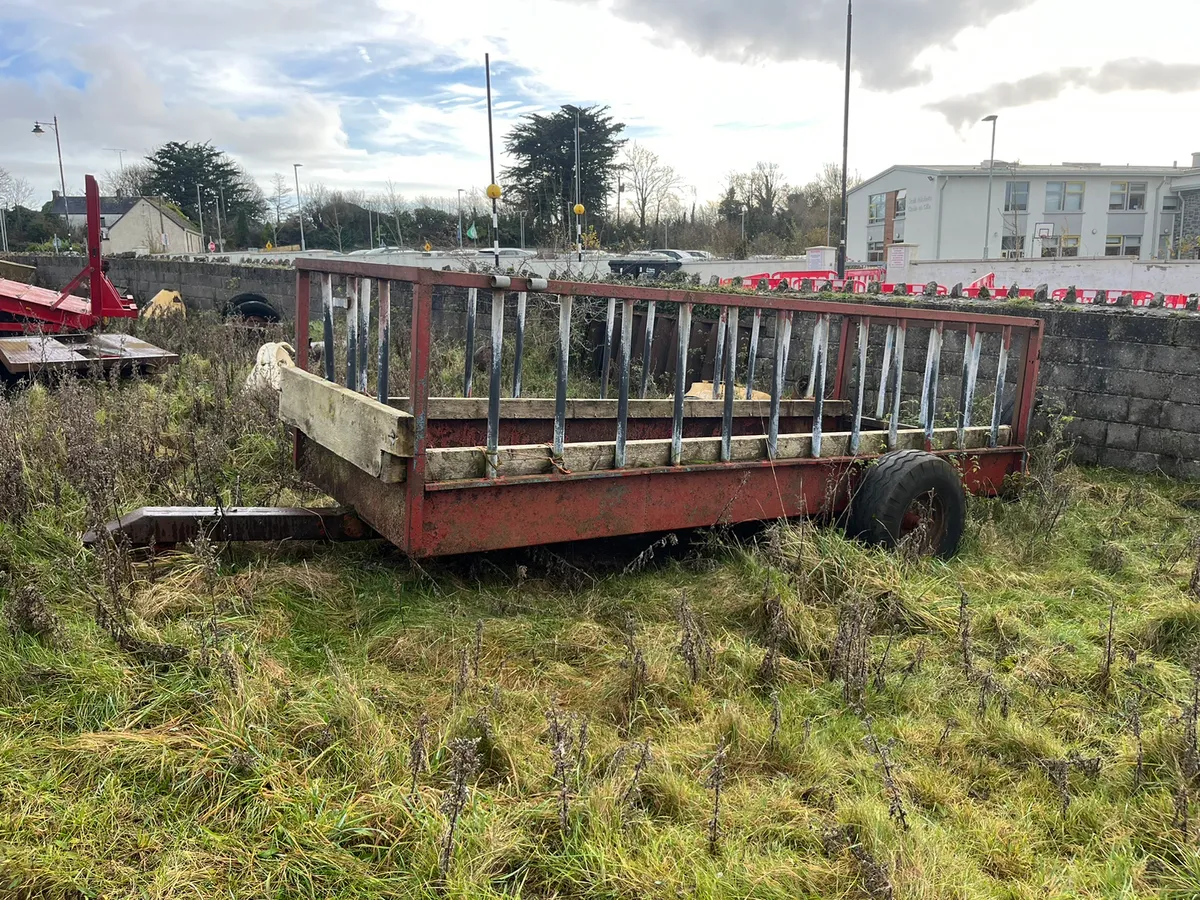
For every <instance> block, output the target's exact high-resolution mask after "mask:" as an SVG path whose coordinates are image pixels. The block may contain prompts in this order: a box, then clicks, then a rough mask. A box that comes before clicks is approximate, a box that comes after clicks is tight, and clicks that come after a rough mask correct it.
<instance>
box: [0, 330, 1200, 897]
mask: <svg viewBox="0 0 1200 900" xmlns="http://www.w3.org/2000/svg"><path fill="white" fill-rule="evenodd" d="M210 331H211V332H212V333H211V334H208V333H207V332H204V331H203V330H198V329H188V330H187V331H186V332H184V333H175V334H168V335H160V336H158V337H159V339H160V340H162V341H163V342H164V343H171V344H172V345H173V346H176V347H178V349H180V350H182V351H183V352H184V359H183V362H182V364H181V365H180V366H179V367H178V369H177V370H175V371H172V372H170V373H169V374H167V375H166V376H165V377H164V378H162V379H161V380H159V381H156V382H140V383H131V384H124V385H117V384H108V383H105V382H103V381H102V380H101V381H96V380H87V379H83V380H79V381H71V382H68V383H64V384H62V385H59V386H57V387H55V388H54V389H53V390H51V389H47V388H46V387H35V388H32V389H16V390H13V391H11V392H10V393H9V394H8V395H7V397H6V399H0V570H2V571H3V578H4V581H3V584H2V585H0V595H2V597H3V604H4V610H3V616H2V619H3V622H4V624H5V626H6V627H5V629H4V631H3V633H0V895H2V896H4V897H17V898H77V897H103V898H126V897H128V898H200V897H203V898H209V897H212V898H216V897H221V898H276V897H278V898H285V897H286V898H292V897H297V898H334V897H336V898H377V897H425V896H429V897H492V896H519V897H531V898H532V897H539V898H540V897H562V898H568V897H570V898H574V897H579V898H582V897H611V898H642V897H646V898H650V897H671V898H674V897H711V898H717V897H720V898H744V897H762V898H766V897H771V898H776V897H777V898H781V900H782V898H794V897H829V898H833V897H865V898H872V900H880V898H888V897H895V898H976V897H979V898H1058V897H1062V898H1067V897H1095V898H1100V897H1104V898H1134V897H1158V896H1161V897H1177V898H1185V897H1189V898H1190V897H1196V896H1197V895H1198V894H1200V853H1198V850H1197V832H1198V831H1200V822H1197V818H1198V817H1200V804H1198V803H1197V802H1196V801H1197V789H1198V788H1200V776H1198V774H1197V772H1198V769H1200V755H1198V753H1197V746H1196V728H1197V722H1196V720H1197V706H1198V703H1197V699H1198V698H1197V692H1198V690H1200V687H1198V686H1200V665H1198V663H1200V603H1198V602H1197V592H1198V591H1200V584H1197V583H1196V580H1197V576H1196V575H1195V574H1194V572H1195V568H1196V565H1197V555H1198V553H1200V512H1198V511H1197V507H1198V501H1200V489H1198V488H1197V486H1196V485H1183V484H1178V483H1171V482H1167V481H1162V480H1155V479H1148V478H1131V477H1129V476H1125V475H1120V474H1117V473H1113V472H1107V471H1102V470H1079V469H1076V468H1073V467H1066V468H1062V467H1056V466H1055V465H1054V464H1053V463H1054V455H1053V453H1051V452H1047V451H1042V452H1040V453H1039V454H1038V458H1037V465H1036V466H1035V472H1034V475H1035V477H1034V479H1033V480H1032V481H1031V482H1030V484H1029V485H1028V486H1027V489H1026V491H1025V492H1024V495H1023V498H1022V499H1021V500H1020V501H1019V502H1000V501H973V502H972V504H971V507H970V524H969V529H968V536H967V538H966V541H965V547H964V550H963V552H962V553H961V555H960V556H959V557H958V558H956V559H955V560H953V561H951V562H949V563H944V562H934V561H926V560H906V559H903V558H901V557H899V556H895V555H889V554H884V553H881V552H877V551H874V550H871V549H867V548H864V547H861V546H858V545H856V544H854V543H853V542H849V541H847V540H846V539H845V538H844V537H843V536H842V535H841V534H840V533H839V532H838V531H837V530H835V529H833V528H822V527H816V526H812V525H807V524H791V525H788V524H780V525H776V526H772V527H771V528H769V529H767V530H766V531H765V532H763V533H762V534H759V535H757V536H756V537H755V538H754V539H750V538H747V537H745V536H742V537H738V536H736V535H734V534H730V533H722V534H712V535H708V536H706V537H704V538H703V539H701V540H698V541H691V542H687V543H686V544H685V543H680V544H679V545H673V544H672V543H671V542H670V541H665V542H660V543H659V544H658V545H655V546H653V547H652V546H651V545H650V542H649V540H648V539H647V540H646V541H643V542H641V543H640V544H638V543H635V544H632V545H631V544H626V543H623V544H620V545H611V546H609V547H607V548H602V549H601V550H600V551H592V552H590V553H589V556H588V558H587V560H586V562H585V561H584V560H583V559H581V558H570V559H568V558H564V556H562V555H559V554H555V553H550V552H547V551H532V552H528V553H516V554H503V555H494V556H488V557H477V558H473V559H470V560H459V561H453V562H443V563H434V564H429V565H425V566H423V567H420V568H418V567H416V566H414V565H411V564H410V563H408V562H407V561H406V560H405V559H404V558H403V557H402V556H400V555H399V554H397V553H396V552H395V551H393V550H392V549H390V548H388V547H386V546H379V545H373V544H365V545H343V546H337V547H320V546H307V545H297V546H274V547H265V548H258V549H253V550H251V549H247V548H245V547H216V546H212V545H211V544H207V543H204V542H201V543H200V544H198V545H197V546H195V547H190V548H187V549H186V550H180V551H178V552H173V553H167V554H162V555H160V556H158V557H157V558H156V559H154V560H153V561H152V562H151V561H146V560H144V559H137V558H133V557H131V556H130V554H128V553H127V552H124V551H123V550H122V549H121V548H120V547H109V548H105V549H103V550H102V551H101V552H99V553H94V554H93V553H89V552H85V551H83V550H82V549H81V547H80V545H79V542H78V537H77V536H78V533H79V532H80V531H81V530H82V529H84V528H85V527H87V526H89V525H91V524H93V523H95V522H98V521H101V520H104V519H107V518H111V517H112V516H113V515H114V514H115V513H116V512H117V511H118V510H122V509H126V508H129V507H132V506H136V505H141V504H145V503H152V502H153V503H193V502H198V503H211V502H214V498H217V497H219V498H221V500H222V501H223V502H231V501H235V502H238V503H247V504H248V503H278V502H292V501H303V500H307V499H315V498H313V497H312V495H311V492H310V489H308V488H306V487H305V485H303V483H301V482H300V481H298V480H297V478H296V477H295V476H294V474H293V473H292V472H291V471H290V468H289V458H288V446H287V444H286V441H285V440H284V435H283V434H282V432H281V430H280V429H279V427H278V426H277V425H276V424H275V422H274V418H273V412H272V410H271V404H270V402H267V401H264V400H260V399H255V398H247V397H244V396H242V394H241V393H240V390H239V389H240V384H241V380H242V378H244V374H245V371H246V365H245V360H248V359H249V358H250V355H251V353H252V350H253V344H252V343H251V341H250V339H249V338H247V339H245V340H242V339H240V338H238V337H237V336H236V333H234V332H232V331H229V330H226V329H211V330H210ZM206 334H207V335H208V336H206ZM1189 582H1191V584H1190V585H1189Z"/></svg>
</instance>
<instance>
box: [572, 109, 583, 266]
mask: <svg viewBox="0 0 1200 900" xmlns="http://www.w3.org/2000/svg"><path fill="white" fill-rule="evenodd" d="M579 131H580V129H579V107H578V106H577V107H575V206H574V213H575V251H576V253H578V254H579V259H578V261H579V262H583V225H582V223H581V221H580V218H579V217H580V216H582V215H583V201H582V200H581V199H580V196H579V187H580V186H579Z"/></svg>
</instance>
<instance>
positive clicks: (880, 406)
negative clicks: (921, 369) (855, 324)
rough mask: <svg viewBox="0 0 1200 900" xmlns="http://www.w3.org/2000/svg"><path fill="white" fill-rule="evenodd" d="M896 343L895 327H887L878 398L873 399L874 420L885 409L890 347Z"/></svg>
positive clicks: (890, 363) (890, 359) (880, 416)
mask: <svg viewBox="0 0 1200 900" xmlns="http://www.w3.org/2000/svg"><path fill="white" fill-rule="evenodd" d="M895 341H896V326H895V325H889V326H888V327H887V337H885V338H884V341H883V366H882V367H881V368H880V369H879V396H878V397H876V398H875V418H877V419H882V418H883V413H884V410H886V409H887V385H888V375H890V374H891V368H890V367H891V365H892V345H893V344H894V343H895Z"/></svg>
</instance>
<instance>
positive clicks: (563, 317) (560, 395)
mask: <svg viewBox="0 0 1200 900" xmlns="http://www.w3.org/2000/svg"><path fill="white" fill-rule="evenodd" d="M574 299H575V298H574V297H572V296H571V295H570V294H563V295H562V296H561V297H559V298H558V301H559V304H560V305H559V308H558V383H557V385H556V386H555V389H554V455H555V456H558V457H561V456H562V453H563V444H564V443H565V442H566V439H567V365H568V363H569V361H570V356H571V304H572V303H573V302H574Z"/></svg>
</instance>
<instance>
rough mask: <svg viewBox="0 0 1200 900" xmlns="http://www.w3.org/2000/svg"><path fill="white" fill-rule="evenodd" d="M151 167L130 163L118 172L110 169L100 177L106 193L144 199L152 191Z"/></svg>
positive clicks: (144, 164)
mask: <svg viewBox="0 0 1200 900" xmlns="http://www.w3.org/2000/svg"><path fill="white" fill-rule="evenodd" d="M150 175H151V171H150V166H149V165H148V164H146V163H130V164H129V165H127V166H124V167H122V168H120V169H118V170H117V171H115V172H114V171H112V170H111V169H109V170H108V171H106V172H105V173H104V174H103V175H101V176H100V186H101V188H103V190H104V193H106V194H109V195H111V196H118V197H142V196H145V195H146V194H149V193H151V191H150Z"/></svg>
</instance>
